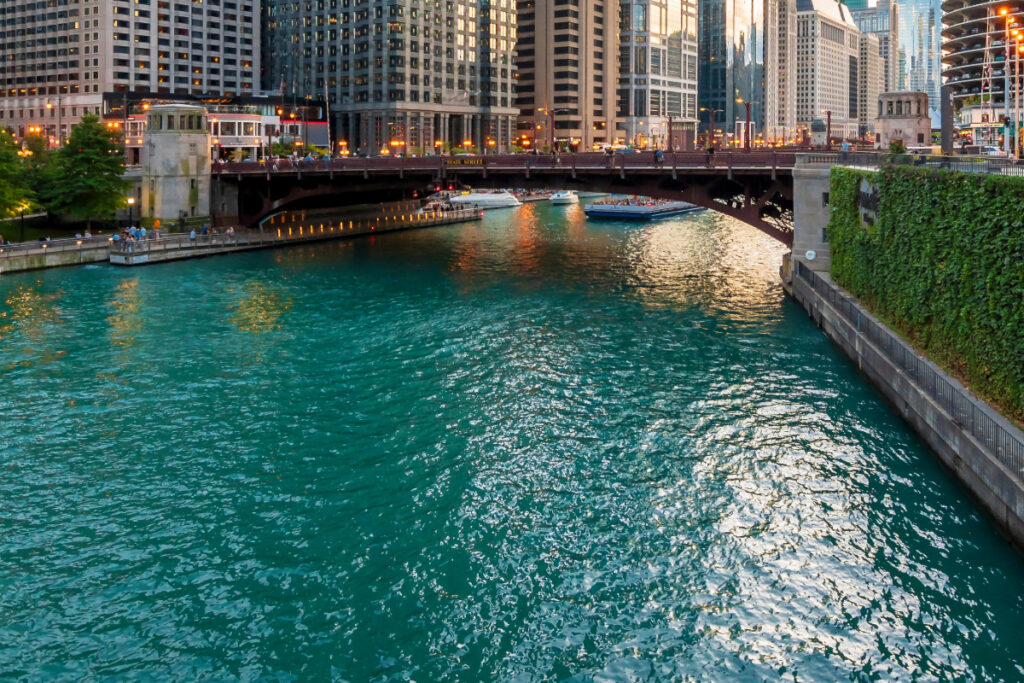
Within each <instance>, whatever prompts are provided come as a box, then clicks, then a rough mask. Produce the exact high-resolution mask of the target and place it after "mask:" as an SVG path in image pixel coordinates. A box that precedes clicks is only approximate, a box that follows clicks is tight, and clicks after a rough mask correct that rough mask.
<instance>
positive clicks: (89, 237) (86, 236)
mask: <svg viewBox="0 0 1024 683" xmlns="http://www.w3.org/2000/svg"><path fill="white" fill-rule="evenodd" d="M83 237H84V238H85V239H87V240H91V239H92V233H91V232H89V228H86V229H85V234H84V235H83Z"/></svg>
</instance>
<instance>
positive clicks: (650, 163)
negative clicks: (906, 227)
mask: <svg viewBox="0 0 1024 683" xmlns="http://www.w3.org/2000/svg"><path fill="white" fill-rule="evenodd" d="M795 165H796V153H794V152H722V153H717V154H715V155H713V156H712V157H710V158H709V157H708V155H707V154H706V153H703V152H675V153H666V154H664V156H663V158H662V159H661V160H660V161H658V160H657V159H656V158H655V155H654V153H651V152H644V153H638V154H616V155H614V156H609V155H606V154H596V153H585V154H560V155H549V154H545V155H531V154H498V155H485V156H465V157H461V156H456V157H436V156H435V157H399V158H395V157H383V158H365V159H363V158H355V157H348V158H344V159H330V160H328V159H321V160H316V161H304V160H298V161H295V160H291V159H278V160H270V161H267V162H264V161H258V162H227V163H219V164H214V167H213V172H214V173H231V174H243V175H249V174H268V173H269V174H276V173H281V174H288V173H317V172H321V173H322V172H340V173H374V172H387V173H394V172H396V171H397V172H409V173H423V172H432V173H433V174H436V175H438V176H439V177H443V176H444V175H446V174H447V173H449V172H451V173H457V172H459V171H472V172H480V171H487V172H495V173H502V172H506V173H507V172H512V173H516V174H522V173H524V172H526V171H540V172H543V171H548V172H550V171H557V172H565V171H568V170H578V171H587V172H589V173H601V172H604V173H620V172H622V171H630V172H633V173H636V172H644V171H647V172H651V173H664V172H666V171H671V170H675V171H676V172H684V173H685V172H693V171H699V172H702V173H708V172H712V173H727V172H730V171H732V172H736V173H740V172H744V171H756V172H758V173H763V172H764V171H765V170H766V169H787V170H788V169H792V168H793V166H795Z"/></svg>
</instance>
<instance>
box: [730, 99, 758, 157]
mask: <svg viewBox="0 0 1024 683" xmlns="http://www.w3.org/2000/svg"><path fill="white" fill-rule="evenodd" d="M736 102H737V104H742V105H744V106H746V108H747V121H746V124H745V128H744V129H743V151H745V152H749V151H750V138H751V133H750V106H751V105H753V104H761V103H760V102H757V101H753V102H752V101H750V100H744V99H743V98H742V97H738V98H736Z"/></svg>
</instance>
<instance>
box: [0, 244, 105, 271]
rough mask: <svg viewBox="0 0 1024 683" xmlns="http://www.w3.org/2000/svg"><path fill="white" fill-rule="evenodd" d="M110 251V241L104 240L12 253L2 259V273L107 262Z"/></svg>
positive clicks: (0, 262)
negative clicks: (68, 247)
mask: <svg viewBox="0 0 1024 683" xmlns="http://www.w3.org/2000/svg"><path fill="white" fill-rule="evenodd" d="M109 252H110V245H109V243H108V242H106V241H103V242H102V243H101V244H100V245H99V246H95V247H89V248H84V247H83V248H81V249H74V250H68V251H56V250H55V251H45V250H42V251H40V250H33V251H31V252H28V253H25V254H12V255H11V256H6V257H4V258H2V259H0V273H18V272H21V271H25V270H41V269H43V268H58V267H60V266H77V265H81V264H83V263H106V262H107V259H108V254H109Z"/></svg>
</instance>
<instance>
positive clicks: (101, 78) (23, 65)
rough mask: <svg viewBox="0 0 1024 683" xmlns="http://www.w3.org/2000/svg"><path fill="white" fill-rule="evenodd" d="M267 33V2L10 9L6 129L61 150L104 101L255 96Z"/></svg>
mask: <svg viewBox="0 0 1024 683" xmlns="http://www.w3.org/2000/svg"><path fill="white" fill-rule="evenodd" d="M259 29H260V26H259V7H258V0H223V2H221V0H209V1H208V2H206V3H197V2H193V3H182V2H176V3H170V2H154V3H151V2H149V1H145V0H62V1H61V2H57V1H50V2H26V1H23V0H5V1H4V2H2V3H0V57H2V58H0V126H3V127H6V128H8V129H10V130H12V131H13V132H14V134H15V135H17V136H19V137H20V136H23V135H25V134H26V133H27V132H28V128H29V127H30V126H39V127H40V128H41V130H42V132H43V133H44V134H45V135H48V136H50V137H52V138H53V139H54V141H55V142H56V141H57V140H59V139H64V138H66V136H67V135H68V132H69V130H70V128H71V126H72V125H74V124H75V123H77V122H78V121H79V120H80V119H81V117H82V116H83V115H84V114H86V113H94V114H102V113H103V111H102V107H103V94H104V93H108V94H109V93H111V92H125V91H132V92H153V93H160V94H190V95H199V94H227V95H244V94H252V93H254V92H255V89H256V88H257V87H258V75H259V72H260V53H259V47H258V46H259V36H260V30H259ZM58 126H59V128H60V130H58Z"/></svg>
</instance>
